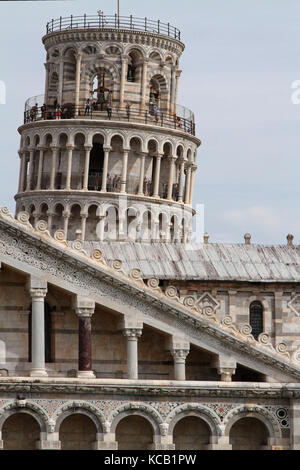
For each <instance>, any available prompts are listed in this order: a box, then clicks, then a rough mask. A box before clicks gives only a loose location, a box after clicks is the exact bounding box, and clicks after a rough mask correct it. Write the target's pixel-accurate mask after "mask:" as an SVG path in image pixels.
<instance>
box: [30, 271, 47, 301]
mask: <svg viewBox="0 0 300 470" xmlns="http://www.w3.org/2000/svg"><path fill="white" fill-rule="evenodd" d="M27 290H28V292H29V293H30V295H31V297H32V298H34V299H44V298H45V297H46V295H47V292H48V285H47V282H46V281H43V280H42V279H39V278H37V277H34V276H30V278H29V280H28V282H27Z"/></svg>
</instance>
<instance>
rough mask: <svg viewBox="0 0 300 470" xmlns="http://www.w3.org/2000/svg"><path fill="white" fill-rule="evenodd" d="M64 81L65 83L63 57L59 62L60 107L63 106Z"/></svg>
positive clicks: (58, 98) (58, 99)
mask: <svg viewBox="0 0 300 470" xmlns="http://www.w3.org/2000/svg"><path fill="white" fill-rule="evenodd" d="M63 81H64V59H63V58H62V57H61V58H60V61H59V78H58V97H57V101H58V103H59V105H60V106H61V105H62V94H63Z"/></svg>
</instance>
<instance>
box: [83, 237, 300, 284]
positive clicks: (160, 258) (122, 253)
mask: <svg viewBox="0 0 300 470" xmlns="http://www.w3.org/2000/svg"><path fill="white" fill-rule="evenodd" d="M95 248H98V249H100V250H101V251H102V253H103V256H104V258H105V260H106V262H107V263H110V262H111V261H113V260H116V259H118V260H120V261H122V266H123V269H124V271H125V272H130V271H131V269H134V268H139V269H140V270H141V273H142V277H143V278H144V279H147V278H151V277H157V278H159V279H169V280H205V281H216V280H217V281H246V282H273V283H274V282H300V246H294V245H277V246H275V245H254V244H251V245H246V244H220V243H218V244H211V243H210V244H195V245H194V244H193V245H189V244H187V245H183V244H171V243H133V242H131V243H130V242H122V243H120V242H85V250H86V251H88V252H92V251H93V249H95Z"/></svg>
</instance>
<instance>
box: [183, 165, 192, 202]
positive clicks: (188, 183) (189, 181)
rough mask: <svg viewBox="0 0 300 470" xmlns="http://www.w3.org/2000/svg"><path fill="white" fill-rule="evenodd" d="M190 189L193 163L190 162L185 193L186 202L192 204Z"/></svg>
mask: <svg viewBox="0 0 300 470" xmlns="http://www.w3.org/2000/svg"><path fill="white" fill-rule="evenodd" d="M190 191H191V164H188V168H187V175H186V183H185V195H184V203H185V204H190Z"/></svg>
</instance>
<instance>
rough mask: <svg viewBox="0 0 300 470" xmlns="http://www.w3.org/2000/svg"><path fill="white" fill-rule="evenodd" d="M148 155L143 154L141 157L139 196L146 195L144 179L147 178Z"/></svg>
mask: <svg viewBox="0 0 300 470" xmlns="http://www.w3.org/2000/svg"><path fill="white" fill-rule="evenodd" d="M146 155H148V154H147V153H144V152H142V154H141V156H140V180H139V190H138V196H143V195H144V177H145V159H146Z"/></svg>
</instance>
